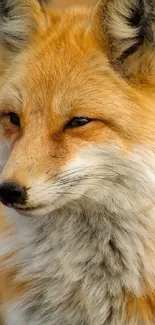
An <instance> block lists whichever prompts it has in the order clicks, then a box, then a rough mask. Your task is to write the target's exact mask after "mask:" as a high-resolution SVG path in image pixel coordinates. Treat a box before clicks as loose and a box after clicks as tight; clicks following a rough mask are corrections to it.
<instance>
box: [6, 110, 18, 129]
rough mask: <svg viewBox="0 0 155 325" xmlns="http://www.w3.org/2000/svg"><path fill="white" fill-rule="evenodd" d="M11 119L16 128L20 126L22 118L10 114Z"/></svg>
mask: <svg viewBox="0 0 155 325" xmlns="http://www.w3.org/2000/svg"><path fill="white" fill-rule="evenodd" d="M8 116H9V118H10V123H11V124H13V125H16V126H18V127H19V126H20V118H19V115H18V114H16V113H13V112H10V113H9V114H8Z"/></svg>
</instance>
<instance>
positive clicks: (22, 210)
mask: <svg viewBox="0 0 155 325" xmlns="http://www.w3.org/2000/svg"><path fill="white" fill-rule="evenodd" d="M12 208H14V209H15V210H16V211H17V212H18V213H21V214H23V215H28V214H35V212H37V211H38V212H39V211H40V210H43V209H45V208H46V206H45V205H37V206H34V207H33V206H31V207H19V206H14V207H12Z"/></svg>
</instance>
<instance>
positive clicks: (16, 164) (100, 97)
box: [0, 0, 155, 215]
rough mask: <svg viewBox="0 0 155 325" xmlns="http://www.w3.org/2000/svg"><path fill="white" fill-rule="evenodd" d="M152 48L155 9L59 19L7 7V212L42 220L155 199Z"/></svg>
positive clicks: (2, 64) (132, 2) (145, 6)
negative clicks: (151, 195) (74, 206)
mask: <svg viewBox="0 0 155 325" xmlns="http://www.w3.org/2000/svg"><path fill="white" fill-rule="evenodd" d="M154 44H155V3H154V1H150V0H126V1H125V0H99V1H98V2H97V3H96V5H95V6H94V8H92V9H84V8H79V7H75V8H70V9H66V10H63V11H58V12H55V11H53V10H52V8H51V6H49V4H48V3H47V2H46V1H37V0H3V1H1V5H0V48H1V51H0V53H1V54H0V75H1V78H0V87H1V91H0V130H1V139H3V141H2V143H3V145H2V146H1V164H2V165H3V166H4V169H3V173H2V184H1V188H0V197H1V201H2V202H3V203H4V204H5V205H8V206H11V207H13V208H15V209H17V210H18V211H21V213H23V214H28V215H44V214H47V213H49V212H51V211H52V210H53V209H57V208H60V207H61V206H62V205H65V204H67V202H70V203H71V202H72V203H73V202H74V203H75V202H81V203H80V204H83V202H85V201H84V200H88V201H87V202H88V205H89V204H90V206H91V204H93V202H98V203H101V202H105V203H107V202H110V203H109V204H112V200H113V202H116V204H119V202H120V204H121V205H123V204H124V205H125V204H126V205H127V198H128V199H130V201H131V202H132V204H133V202H134V201H135V202H139V201H138V198H140V200H141V199H142V197H143V198H144V197H145V194H146V191H147V185H148V184H153V185H152V186H153V189H154V184H155V183H154V178H155V175H154V172H153V168H154V158H153V157H154V150H155V145H154V144H155V111H154V110H155V50H154ZM148 152H149V155H148V154H147V153H148ZM4 154H5V156H4ZM149 186H150V185H149ZM135 189H136V190H135ZM135 193H137V194H135ZM138 193H139V194H138ZM138 195H139V196H138ZM109 197H111V201H107V198H109ZM143 203H144V202H143Z"/></svg>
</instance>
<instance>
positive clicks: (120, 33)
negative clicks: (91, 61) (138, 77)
mask: <svg viewBox="0 0 155 325" xmlns="http://www.w3.org/2000/svg"><path fill="white" fill-rule="evenodd" d="M91 27H92V29H93V33H94V34H95V37H96V38H97V40H98V42H99V43H100V45H101V46H102V47H103V48H104V50H105V51H106V53H107V55H108V57H109V60H110V62H111V63H112V64H113V65H114V66H115V67H116V68H117V69H121V70H122V71H123V72H124V71H125V72H126V74H128V76H130V75H133V74H137V73H138V72H139V73H143V70H145V73H146V72H147V66H148V70H149V68H150V61H152V59H153V57H152V56H153V55H154V54H155V50H154V45H155V1H154V0H99V1H98V2H97V4H96V6H95V8H94V10H93V13H92V19H91ZM154 63H155V62H154Z"/></svg>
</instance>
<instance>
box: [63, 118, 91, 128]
mask: <svg viewBox="0 0 155 325" xmlns="http://www.w3.org/2000/svg"><path fill="white" fill-rule="evenodd" d="M91 121H92V120H91V119H90V118H87V117H74V118H73V119H72V120H70V121H69V123H68V124H67V126H66V127H67V128H68V129H70V128H77V127H80V126H83V125H85V124H88V123H90V122H91Z"/></svg>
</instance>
